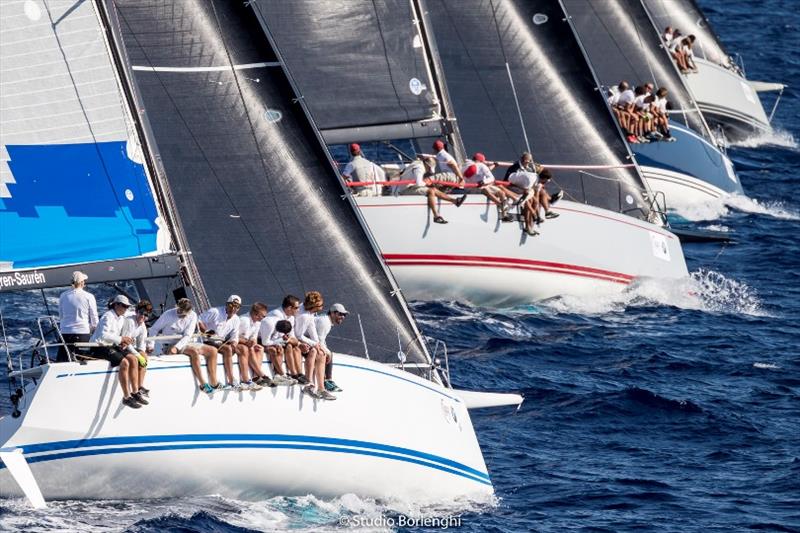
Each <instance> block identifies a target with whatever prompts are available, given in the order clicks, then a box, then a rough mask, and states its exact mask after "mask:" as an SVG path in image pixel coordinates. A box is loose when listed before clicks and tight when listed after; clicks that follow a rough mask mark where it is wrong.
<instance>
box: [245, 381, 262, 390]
mask: <svg viewBox="0 0 800 533" xmlns="http://www.w3.org/2000/svg"><path fill="white" fill-rule="evenodd" d="M263 388H264V387H262V386H261V385H260V384H259V383H258V382H256V381H248V382H247V390H252V391H257V390H261V389H263Z"/></svg>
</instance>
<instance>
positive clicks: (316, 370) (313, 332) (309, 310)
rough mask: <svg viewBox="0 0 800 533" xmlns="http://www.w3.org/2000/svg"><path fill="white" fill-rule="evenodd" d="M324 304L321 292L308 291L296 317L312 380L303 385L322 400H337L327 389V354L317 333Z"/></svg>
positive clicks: (312, 394)
mask: <svg viewBox="0 0 800 533" xmlns="http://www.w3.org/2000/svg"><path fill="white" fill-rule="evenodd" d="M323 306H324V301H323V299H322V295H321V294H320V293H319V292H317V291H309V292H307V293H306V297H305V300H304V301H303V310H302V311H301V312H300V314H299V315H297V317H296V318H295V335H296V336H297V338H298V340H300V352H301V353H302V354H303V356H304V357H305V358H306V378H307V379H308V380H309V382H310V383H309V384H308V385H306V386H305V387H303V392H305V393H306V394H308V395H309V396H311V397H313V398H317V399H320V400H335V399H336V396H334V395H333V394H331V393H330V392H329V391H327V390H325V362H326V360H327V354H326V353H325V350H324V349H323V348H322V346H321V344H320V340H319V335H317V325H316V314H317V313H319V312H320V311H322V308H323Z"/></svg>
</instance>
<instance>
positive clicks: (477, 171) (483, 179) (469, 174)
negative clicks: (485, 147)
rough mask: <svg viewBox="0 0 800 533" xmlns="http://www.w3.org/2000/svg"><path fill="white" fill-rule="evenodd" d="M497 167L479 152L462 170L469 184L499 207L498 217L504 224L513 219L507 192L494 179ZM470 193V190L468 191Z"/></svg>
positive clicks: (468, 160)
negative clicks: (493, 172) (510, 213)
mask: <svg viewBox="0 0 800 533" xmlns="http://www.w3.org/2000/svg"><path fill="white" fill-rule="evenodd" d="M496 166H497V164H496V163H494V162H488V163H487V162H486V156H484V155H483V154H482V153H480V152H477V153H476V154H475V155H473V156H472V159H467V161H466V163H465V164H464V167H463V169H462V174H463V176H464V179H465V180H466V182H467V183H471V184H474V185H477V190H478V191H480V192H481V193H483V195H484V196H486V197H487V198H488V199H489V200H491V201H492V202H493V203H494V204H495V205H496V206H497V212H498V217H499V218H500V220H502V221H503V222H511V221H513V218H511V216H509V214H508V204H507V203H506V200H507V199H508V197H507V196H506V193H505V191H503V189H501V188H500V187H499V186H498V185H497V184H496V183H495V181H496V180H495V179H494V174H492V169H494V168H495V167H496ZM467 192H469V189H468V191H467Z"/></svg>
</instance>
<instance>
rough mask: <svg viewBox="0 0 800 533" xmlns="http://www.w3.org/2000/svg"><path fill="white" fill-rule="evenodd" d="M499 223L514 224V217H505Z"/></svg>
mask: <svg viewBox="0 0 800 533" xmlns="http://www.w3.org/2000/svg"><path fill="white" fill-rule="evenodd" d="M500 222H514V217H513V216H511V215H505V216H504V217H503V218H501V219H500Z"/></svg>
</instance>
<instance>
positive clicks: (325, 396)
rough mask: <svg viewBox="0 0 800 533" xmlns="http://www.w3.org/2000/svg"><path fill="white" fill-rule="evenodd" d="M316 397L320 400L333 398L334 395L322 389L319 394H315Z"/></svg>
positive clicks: (334, 397)
mask: <svg viewBox="0 0 800 533" xmlns="http://www.w3.org/2000/svg"><path fill="white" fill-rule="evenodd" d="M317 398H319V399H321V400H335V399H336V396H334V395H333V394H331V393H330V392H328V391H326V390H324V391H320V392H319V394H317Z"/></svg>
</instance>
